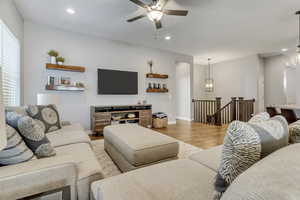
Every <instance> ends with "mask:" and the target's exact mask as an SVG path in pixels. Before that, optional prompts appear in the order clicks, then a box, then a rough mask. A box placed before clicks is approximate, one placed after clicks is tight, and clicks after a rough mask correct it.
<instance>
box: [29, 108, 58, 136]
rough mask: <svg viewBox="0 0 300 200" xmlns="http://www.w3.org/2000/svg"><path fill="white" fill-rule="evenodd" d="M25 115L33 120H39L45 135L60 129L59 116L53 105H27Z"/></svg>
mask: <svg viewBox="0 0 300 200" xmlns="http://www.w3.org/2000/svg"><path fill="white" fill-rule="evenodd" d="M27 113H28V115H29V116H30V117H32V118H33V119H36V120H39V122H40V124H42V125H43V126H44V129H45V133H49V132H53V131H56V130H58V129H61V124H60V119H59V114H58V111H57V109H56V106H55V105H47V106H40V105H29V106H28V108H27Z"/></svg>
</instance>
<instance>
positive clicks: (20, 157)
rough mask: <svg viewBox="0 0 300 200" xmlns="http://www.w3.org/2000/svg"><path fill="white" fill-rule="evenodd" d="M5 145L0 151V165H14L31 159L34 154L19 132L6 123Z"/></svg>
mask: <svg viewBox="0 0 300 200" xmlns="http://www.w3.org/2000/svg"><path fill="white" fill-rule="evenodd" d="M6 135H7V145H6V147H5V149H3V150H2V151H0V165H14V164H17V163H21V162H25V161H28V160H31V159H32V158H33V157H34V155H33V153H32V151H31V150H30V149H29V148H28V147H27V146H26V144H25V143H24V141H23V139H22V137H21V136H20V135H19V133H18V132H17V131H16V130H15V129H14V128H12V127H11V126H9V125H6Z"/></svg>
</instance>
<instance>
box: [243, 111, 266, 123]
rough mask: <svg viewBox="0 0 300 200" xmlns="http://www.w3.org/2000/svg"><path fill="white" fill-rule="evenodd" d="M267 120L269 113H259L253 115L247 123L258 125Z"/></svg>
mask: <svg viewBox="0 0 300 200" xmlns="http://www.w3.org/2000/svg"><path fill="white" fill-rule="evenodd" d="M269 119H270V115H269V113H267V112H261V113H258V114H256V115H254V116H253V117H251V119H250V120H249V121H248V122H249V123H260V122H264V121H267V120H269Z"/></svg>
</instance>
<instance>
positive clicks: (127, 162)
mask: <svg viewBox="0 0 300 200" xmlns="http://www.w3.org/2000/svg"><path fill="white" fill-rule="evenodd" d="M104 146H105V150H106V152H107V153H108V154H109V155H110V157H111V158H112V160H113V161H114V162H115V164H116V165H117V166H118V167H119V169H120V170H121V171H122V172H126V171H130V170H134V169H137V168H141V167H145V166H148V165H152V164H155V163H159V162H162V161H168V160H173V159H176V158H177V154H178V151H179V144H178V142H177V140H175V139H173V138H171V137H168V136H166V135H162V134H160V133H158V132H156V131H153V130H151V129H147V128H144V127H141V126H138V125H135V124H123V125H114V126H108V127H105V129H104Z"/></svg>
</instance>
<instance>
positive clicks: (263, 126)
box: [215, 116, 289, 199]
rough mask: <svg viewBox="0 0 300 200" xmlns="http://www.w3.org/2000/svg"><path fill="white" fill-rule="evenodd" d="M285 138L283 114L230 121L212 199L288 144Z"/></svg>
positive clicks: (286, 127) (218, 197)
mask: <svg viewBox="0 0 300 200" xmlns="http://www.w3.org/2000/svg"><path fill="white" fill-rule="evenodd" d="M288 140H289V134H288V124H287V121H286V119H285V118H284V117H282V116H275V117H273V118H271V119H270V120H267V121H262V122H257V123H246V122H240V121H234V122H232V123H231V124H230V125H229V127H228V130H227V135H226V136H225V139H224V145H223V151H222V157H221V164H220V167H219V170H218V174H217V176H216V181H215V190H216V195H215V199H220V198H221V196H222V194H223V193H224V192H225V191H226V189H227V187H228V186H229V185H230V184H231V183H232V182H233V180H234V179H235V178H236V177H237V176H238V175H239V174H241V173H243V172H244V171H245V170H247V169H248V168H249V167H251V166H252V165H253V164H254V163H256V162H258V161H259V160H260V159H262V158H264V157H266V156H267V155H269V154H270V153H272V152H274V151H276V150H278V149H280V148H282V147H284V146H287V145H288Z"/></svg>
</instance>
